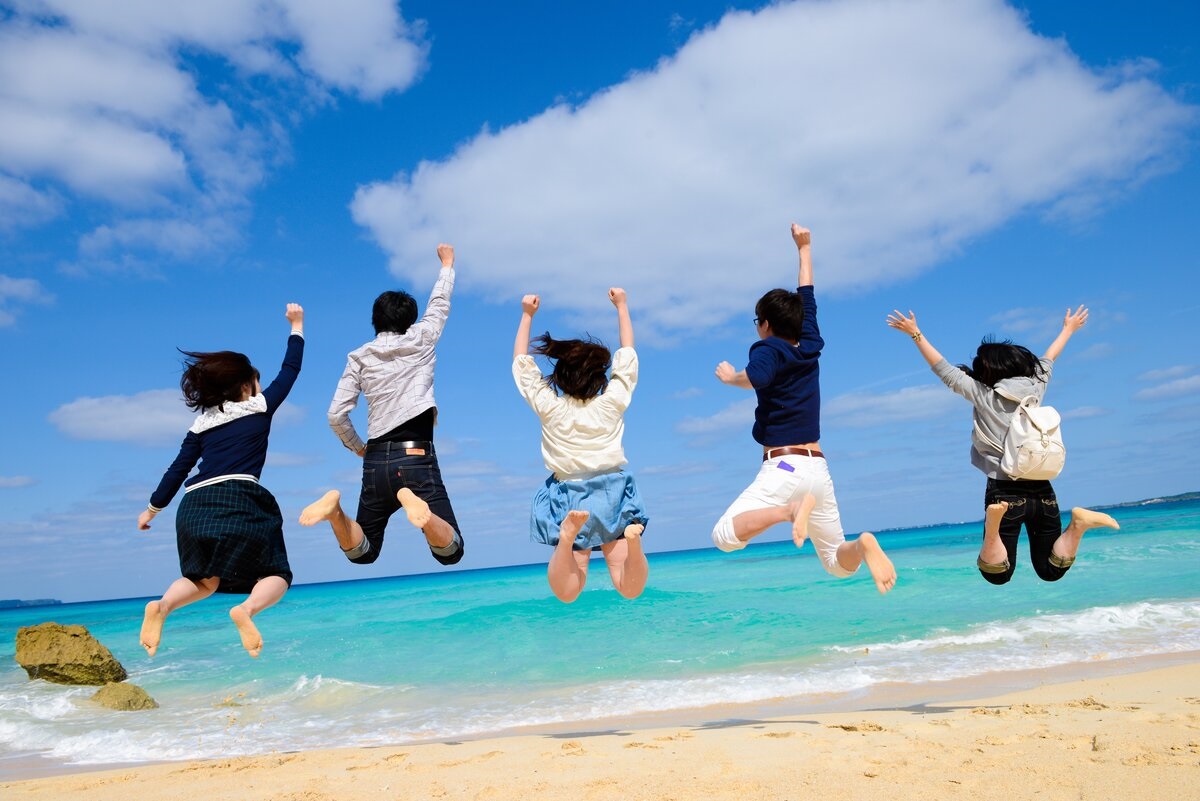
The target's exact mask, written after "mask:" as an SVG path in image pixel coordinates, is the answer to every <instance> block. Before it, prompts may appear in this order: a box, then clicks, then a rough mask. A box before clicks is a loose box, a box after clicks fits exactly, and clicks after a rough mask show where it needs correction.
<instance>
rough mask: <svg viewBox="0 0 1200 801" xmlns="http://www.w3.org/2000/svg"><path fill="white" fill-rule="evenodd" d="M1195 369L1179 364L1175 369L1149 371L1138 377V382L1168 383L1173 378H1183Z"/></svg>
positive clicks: (1191, 366) (1189, 365)
mask: <svg viewBox="0 0 1200 801" xmlns="http://www.w3.org/2000/svg"><path fill="white" fill-rule="evenodd" d="M1195 369H1196V367H1195V365H1192V364H1177V365H1175V366H1174V367H1163V368H1160V369H1158V370H1147V371H1146V372H1144V373H1142V374H1141V375H1139V376H1138V381H1166V380H1168V379H1171V378H1181V377H1183V376H1185V375H1188V374H1189V373H1191V372H1192V371H1193V370H1195Z"/></svg>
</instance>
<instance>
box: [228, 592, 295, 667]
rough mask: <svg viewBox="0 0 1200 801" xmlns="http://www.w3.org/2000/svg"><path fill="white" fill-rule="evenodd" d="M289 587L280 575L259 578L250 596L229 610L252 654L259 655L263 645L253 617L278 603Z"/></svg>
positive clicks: (243, 643) (243, 642)
mask: <svg viewBox="0 0 1200 801" xmlns="http://www.w3.org/2000/svg"><path fill="white" fill-rule="evenodd" d="M287 589H288V584H287V582H286V581H284V580H283V579H282V578H280V577H279V576H267V577H266V578H262V579H259V580H258V583H257V584H255V585H254V589H252V590H250V597H249V598H247V599H246V600H244V601H242V602H241V603H240V604H238V605H237V606H235V607H233V608H232V609H230V610H229V617H230V619H232V620H233V624H234V625H235V626H237V630H238V634H239V635H241V638H242V647H243V648H245V649H246V653H248V654H250V656H258V655H259V654H260V653H262V647H263V641H262V635H261V634H259V633H258V627H257V626H255V625H254V621H253V620H251V618H253V617H254V616H255V615H257V614H258V613H259V612H261V611H262V610H264V609H268V608H270V607H272V606H274V605H275V604H276V603H278V602H279V599H280V598H282V597H283V594H284V593H285V592H287Z"/></svg>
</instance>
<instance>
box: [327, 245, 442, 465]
mask: <svg viewBox="0 0 1200 801" xmlns="http://www.w3.org/2000/svg"><path fill="white" fill-rule="evenodd" d="M453 291H454V269H453V268H448V267H443V268H442V271H441V273H440V274H439V275H438V279H437V283H435V284H434V285H433V292H431V293H430V295H429V303H428V304H427V305H426V307H425V314H424V315H423V316H422V317H421V319H420V320H418V321H417V322H415V323H413V324H412V325H411V326H409V329H408V330H407V331H405V332H404V333H403V334H397V333H395V332H391V331H385V332H384V333H382V334H379V335H378V336H376V337H375V339H373V340H371V341H370V342H368V343H367V344H365V345H363V346H362V347H361V348H358V349H357V350H354V351H351V352H350V355H349V356H348V357H347V359H346V369H345V371H344V372H343V373H342V378H341V380H340V381H338V386H337V391H336V392H334V393H333V403H331V404H330V405H329V415H328V417H329V427H330V428H332V429H333V432H334V433H335V434H337V435H338V439H340V440H341V441H342V444H343V445H345V446H346V447H347V448H349V449H350V450H351V451H354V452H355V453H358V452H359V451H361V450H362V449H363V448H365V447H366V443H365V442H363V441H362V438H361V437H360V436H359V435H358V432H357V431H355V430H354V424H353V423H352V422H350V412H351V410H353V409H354V407H355V406H357V405H358V396H359V395H366V396H367V438H368V439H374V438H376V437H380V436H383V435H384V434H386V433H387V432H389V431H391V430H392V429H393V428H396V427H397V426H399V425H400V424H401V423H404V422H406V421H408V420H411V419H412V418H414V417H416V416H417V415H418V414H420V413H421V412H423V411H425V410H426V409H429V408H431V407H434V406H436V405H437V403H436V402H435V401H434V399H433V367H434V364H436V363H437V353H436V350H435V348H436V346H437V343H438V340H439V339H440V338H441V336H442V330H443V329H444V328H445V327H446V318H447V317H448V316H449V314H450V293H451V292H453Z"/></svg>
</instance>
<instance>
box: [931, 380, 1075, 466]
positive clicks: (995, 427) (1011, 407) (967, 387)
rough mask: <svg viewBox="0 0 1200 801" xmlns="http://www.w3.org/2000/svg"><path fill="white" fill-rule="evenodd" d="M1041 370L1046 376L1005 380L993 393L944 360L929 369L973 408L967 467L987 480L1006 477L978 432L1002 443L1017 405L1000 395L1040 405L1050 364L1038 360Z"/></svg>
mask: <svg viewBox="0 0 1200 801" xmlns="http://www.w3.org/2000/svg"><path fill="white" fill-rule="evenodd" d="M1042 369H1043V370H1045V373H1046V374H1045V376H1043V377H1042V378H1040V379H1038V378H1028V377H1021V378H1005V379H1004V380H1003V381H1000V382H998V383H997V384H996V387H995V389H993V388H992V387H989V386H988V385H987V384H981V383H979V382H978V381H976V380H975V379H973V378H971V377H970V376H969V375H967V374H966V373H964V372H963V371H962V370H960V369H958V368H957V367H955V366H954V365H952V364H951V363H950V362H948V361H946V360H945V359H942V360H941V361H940V362H938V363H937V364H935V365H934V366H933V372H934V375H936V376H937V377H938V378H940V379H942V382H943V383H944V384H945V385H946V386H948V387H950V389H952V390H954V391H955V392H957V393H958V394H959V395H962V396H963V397H964V398H966V399H967V400H969V401H970V402H971V405H972V406H974V407H975V428H974V430H973V431H972V432H971V464H973V465H975V466H976V467H978V468H979V469H980V470H982V471H983V473H984V475H986V476H987V477H988V478H1000V479H1007V478H1008V476H1007V475H1005V474H1004V473H1002V472H1001V471H1000V455H1001V454H1000V451H998V450H996V449H995V448H994V447H992V446H991V445H990V444H989V443H988V442H987V440H985V439H984V438H983V437H981V436H980V432H981V431H982V432H983V434H985V435H987V436H988V437H990V438H991V439H993V440H995V441H996V442H1000V443H1003V442H1004V436H1005V434H1007V433H1008V421H1009V419H1010V418H1011V417H1012V414H1013V412H1014V411H1016V409H1017V404H1018V401H1013V400H1009V399H1008V398H1006V397H1003V395H1001V394H1000V393H1001V392H1002V393H1003V394H1004V395H1008V396H1010V397H1013V398H1024V397H1027V396H1029V395H1033V396H1034V397H1036V398H1037V399H1038V402H1039V403H1041V400H1042V398H1043V397H1045V395H1046V384H1048V383H1050V373H1051V371H1052V370H1053V369H1054V362H1053V361H1051V360H1050V359H1042ZM997 390H999V392H997Z"/></svg>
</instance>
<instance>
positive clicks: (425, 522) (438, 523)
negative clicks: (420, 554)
mask: <svg viewBox="0 0 1200 801" xmlns="http://www.w3.org/2000/svg"><path fill="white" fill-rule="evenodd" d="M396 500H398V501H400V505H401V506H403V507H404V514H406V515H408V522H410V523H412V524H413V525H414V526H416V527H417V528H419V529H421V533H422V534H424V535H425V541H426V542H428V543H429V545H430V546H431V547H433V548H445V547H446V546H448V545H449V544H450V543H452V542H454V528H453V527H452V526H451V525H450V524H449V523H447V522H446V521H445V520H443V519H442V518H440V517H438V516H437V515H435V514H434V513H433V512H432V511H430V509H429V504H428V503H426V502H425V501H423V500H421V499H420V498H418V497H417V495H416V493H414V492H413V491H412V490H410V489H409V488H408V487H404V488H403V489H401V490H400V491H399V492H397V493H396Z"/></svg>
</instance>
